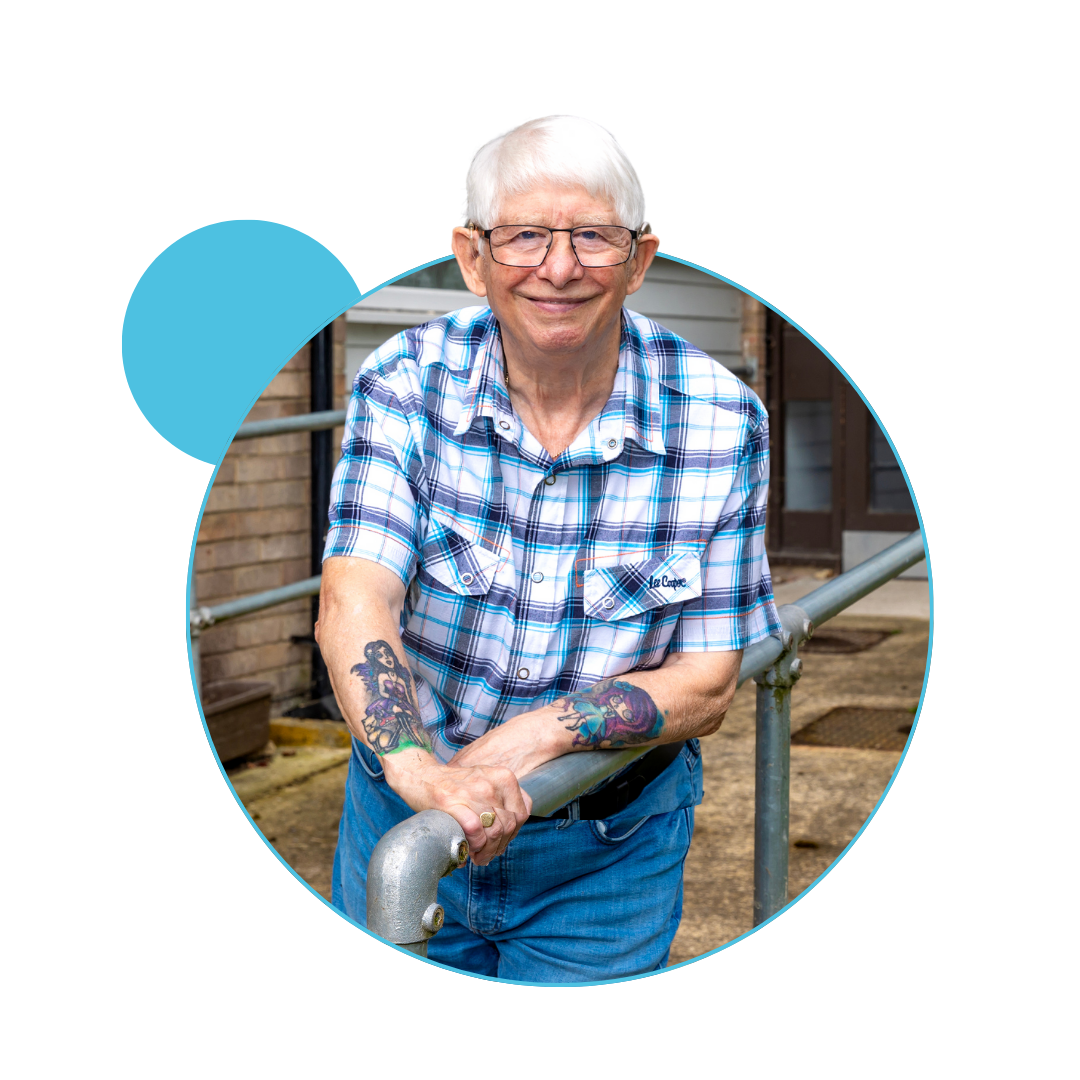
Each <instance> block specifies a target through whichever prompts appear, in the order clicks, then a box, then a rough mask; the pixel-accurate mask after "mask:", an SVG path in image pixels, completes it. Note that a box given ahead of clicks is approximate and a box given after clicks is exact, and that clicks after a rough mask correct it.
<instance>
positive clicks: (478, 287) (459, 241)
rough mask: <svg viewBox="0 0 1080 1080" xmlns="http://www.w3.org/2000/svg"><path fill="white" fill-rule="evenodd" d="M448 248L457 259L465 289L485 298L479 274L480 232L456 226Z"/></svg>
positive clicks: (485, 292) (484, 290) (485, 287)
mask: <svg viewBox="0 0 1080 1080" xmlns="http://www.w3.org/2000/svg"><path fill="white" fill-rule="evenodd" d="M450 246H451V249H452V250H453V252H454V257H455V258H456V259H457V264H458V267H459V268H460V270H461V276H462V277H463V278H464V279H465V287H466V288H467V289H468V290H469V292H471V293H476V295H477V296H487V285H486V284H485V282H484V278H483V275H482V274H481V273H480V267H481V255H480V232H479V230H477V229H466V228H463V227H462V226H460V225H459V226H458V227H457V228H456V229H454V232H453V235H452V237H451V239H450Z"/></svg>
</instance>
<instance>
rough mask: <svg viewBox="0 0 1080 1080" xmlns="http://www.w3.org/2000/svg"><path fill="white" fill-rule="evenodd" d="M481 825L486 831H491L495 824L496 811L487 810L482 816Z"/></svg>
mask: <svg viewBox="0 0 1080 1080" xmlns="http://www.w3.org/2000/svg"><path fill="white" fill-rule="evenodd" d="M480 824H481V825H483V826H484V828H485V829H490V828H491V826H492V825H494V824H495V811H494V810H485V811H484V812H483V813H482V814H481V815H480Z"/></svg>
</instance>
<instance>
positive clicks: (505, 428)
mask: <svg viewBox="0 0 1080 1080" xmlns="http://www.w3.org/2000/svg"><path fill="white" fill-rule="evenodd" d="M499 427H501V428H502V429H503V431H509V430H510V425H509V424H508V423H507V422H506V421H505V420H500V421H499Z"/></svg>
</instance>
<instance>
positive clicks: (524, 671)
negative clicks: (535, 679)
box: [517, 667, 529, 679]
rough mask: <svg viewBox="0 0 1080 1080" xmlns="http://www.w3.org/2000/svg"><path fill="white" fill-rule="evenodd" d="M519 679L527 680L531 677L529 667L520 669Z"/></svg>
mask: <svg viewBox="0 0 1080 1080" xmlns="http://www.w3.org/2000/svg"><path fill="white" fill-rule="evenodd" d="M517 675H518V678H519V679H527V678H528V677H529V669H528V668H527V667H523V668H518V673H517Z"/></svg>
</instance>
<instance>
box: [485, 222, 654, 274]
mask: <svg viewBox="0 0 1080 1080" xmlns="http://www.w3.org/2000/svg"><path fill="white" fill-rule="evenodd" d="M645 231H646V230H644V229H643V230H641V233H639V232H637V231H635V230H634V229H624V228H623V227H622V226H621V225H579V226H578V227H577V228H576V229H548V228H546V227H545V226H543V225H497V226H496V227H495V228H494V229H481V230H480V235H481V236H482V237H483V238H484V239H485V240H486V241H487V242H488V249H489V250H490V251H491V257H492V258H493V259H494V260H495V261H496V262H497V263H502V265H503V266H540V264H541V263H543V261H544V260H545V259H546V258H547V253H548V251H549V250H550V249H551V243H552V241H553V240H554V239H555V233H557V232H564V233H569V234H570V247H571V248H573V251H574V255H575V256H576V257H577V261H578V262H579V263H581V265H582V266H590V267H592V266H620V265H621V264H622V263H624V262H627V261H628V260H629V259H630V257H631V256H632V255H633V254H634V242H635V241H636V240H637V238H638V236H639V235H641V234H642V233H644V232H645Z"/></svg>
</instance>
